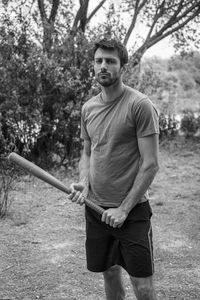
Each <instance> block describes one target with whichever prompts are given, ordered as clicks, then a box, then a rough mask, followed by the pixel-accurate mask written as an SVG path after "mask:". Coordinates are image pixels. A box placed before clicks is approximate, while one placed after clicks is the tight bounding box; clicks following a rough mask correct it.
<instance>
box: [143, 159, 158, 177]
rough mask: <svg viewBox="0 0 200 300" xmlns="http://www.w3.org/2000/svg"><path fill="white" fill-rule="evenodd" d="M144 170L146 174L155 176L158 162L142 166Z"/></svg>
mask: <svg viewBox="0 0 200 300" xmlns="http://www.w3.org/2000/svg"><path fill="white" fill-rule="evenodd" d="M144 170H145V171H146V172H151V173H152V174H154V175H155V174H156V173H157V172H158V171H159V163H158V161H157V160H156V161H151V162H148V164H146V165H144Z"/></svg>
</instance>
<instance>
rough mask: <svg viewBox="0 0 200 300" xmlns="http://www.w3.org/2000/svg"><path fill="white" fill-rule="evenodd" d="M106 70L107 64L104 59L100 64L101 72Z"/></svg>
mask: <svg viewBox="0 0 200 300" xmlns="http://www.w3.org/2000/svg"><path fill="white" fill-rule="evenodd" d="M104 70H107V63H106V61H105V59H103V60H102V63H101V71H104Z"/></svg>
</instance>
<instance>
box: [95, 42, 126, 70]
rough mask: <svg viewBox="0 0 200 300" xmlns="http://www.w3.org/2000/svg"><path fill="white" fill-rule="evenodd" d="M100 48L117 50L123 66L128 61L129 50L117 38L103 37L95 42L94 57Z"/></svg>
mask: <svg viewBox="0 0 200 300" xmlns="http://www.w3.org/2000/svg"><path fill="white" fill-rule="evenodd" d="M98 48H101V49H104V50H117V52H118V55H119V58H120V63H121V67H123V65H125V64H127V63H128V51H127V49H126V47H125V46H124V45H123V44H122V43H121V42H120V41H118V40H117V39H105V38H104V39H101V40H99V41H97V42H95V43H94V47H93V58H94V55H95V52H96V51H97V49H98Z"/></svg>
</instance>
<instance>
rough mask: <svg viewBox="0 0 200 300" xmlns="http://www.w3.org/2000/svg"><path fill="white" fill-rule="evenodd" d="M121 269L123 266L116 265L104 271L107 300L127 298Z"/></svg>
mask: <svg viewBox="0 0 200 300" xmlns="http://www.w3.org/2000/svg"><path fill="white" fill-rule="evenodd" d="M121 271H122V270H121V267H119V266H117V265H116V266H113V267H111V268H110V269H108V270H107V271H105V272H103V276H104V284H105V292H106V299H107V300H124V299H125V290H124V287H123V283H122V276H121Z"/></svg>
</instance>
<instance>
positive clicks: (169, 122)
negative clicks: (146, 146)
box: [159, 113, 178, 140]
mask: <svg viewBox="0 0 200 300" xmlns="http://www.w3.org/2000/svg"><path fill="white" fill-rule="evenodd" d="M159 129H160V140H162V139H164V138H174V137H175V136H176V134H177V132H178V121H177V120H176V119H175V118H174V117H173V116H170V115H168V116H167V115H165V114H163V113H161V114H160V115H159Z"/></svg>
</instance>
